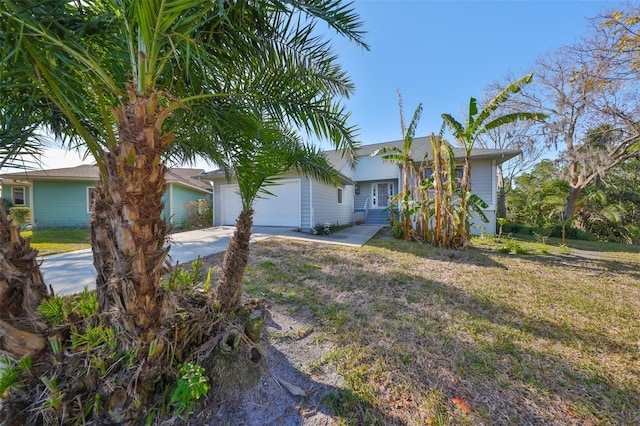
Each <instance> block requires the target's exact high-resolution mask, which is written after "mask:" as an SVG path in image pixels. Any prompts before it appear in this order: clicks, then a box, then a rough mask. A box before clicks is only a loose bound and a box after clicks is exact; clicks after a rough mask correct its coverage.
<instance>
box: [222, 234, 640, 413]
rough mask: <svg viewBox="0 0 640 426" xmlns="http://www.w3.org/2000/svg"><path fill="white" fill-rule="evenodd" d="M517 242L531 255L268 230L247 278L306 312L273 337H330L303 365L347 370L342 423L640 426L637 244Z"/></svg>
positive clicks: (321, 370) (286, 305)
mask: <svg viewBox="0 0 640 426" xmlns="http://www.w3.org/2000/svg"><path fill="white" fill-rule="evenodd" d="M517 244H519V245H520V246H521V248H523V250H524V251H526V252H528V253H529V254H527V255H524V254H522V255H520V254H516V253H515V252H514V251H512V250H510V252H509V253H502V252H500V251H498V250H497V249H496V247H489V246H487V245H484V246H483V244H477V240H474V245H475V246H474V247H472V248H471V249H470V250H468V251H466V252H458V251H449V250H439V249H434V248H432V247H429V246H426V245H422V244H417V243H407V242H405V241H401V240H394V239H374V240H372V241H371V242H370V243H369V244H367V245H366V246H365V247H363V248H359V249H358V248H350V247H341V246H333V245H323V244H314V243H305V242H297V241H296V242H293V241H289V240H283V239H270V240H266V241H263V242H260V243H256V244H255V245H252V256H251V260H250V265H249V267H248V269H247V273H246V275H245V286H246V291H247V292H248V294H249V295H250V297H252V298H256V299H266V300H267V301H268V302H269V303H270V304H271V308H270V309H272V310H277V311H279V312H284V313H286V314H287V315H290V316H292V317H293V318H295V319H296V320H298V321H299V322H300V323H304V322H305V321H306V322H308V326H307V327H306V328H305V332H304V333H299V334H300V336H298V335H297V334H296V335H295V336H289V337H287V336H286V330H285V331H284V335H283V336H275V335H274V336H272V337H271V339H282V338H284V337H287V338H288V339H289V340H287V345H298V344H300V345H301V344H303V342H304V344H305V345H307V346H308V345H314V344H317V345H318V346H319V347H320V346H322V347H324V346H326V345H327V342H328V343H329V349H328V350H326V351H325V352H324V354H322V355H320V356H316V357H314V356H312V355H309V356H308V359H306V362H305V363H304V365H302V366H301V367H299V368H301V369H302V370H303V371H304V372H306V373H307V374H308V375H310V377H311V378H312V379H313V380H315V381H319V382H321V381H323V380H325V379H326V378H327V377H331V376H332V374H335V372H337V373H338V374H339V375H340V377H341V380H342V384H341V385H340V386H337V387H335V388H334V389H335V391H333V392H331V393H329V394H328V395H327V396H326V397H325V403H326V404H328V405H330V406H331V407H332V408H333V410H334V412H335V413H337V414H338V417H339V419H340V421H341V422H342V423H345V424H379V425H388V424H409V425H425V424H429V425H445V424H455V425H460V424H462V425H464V424H469V425H471V424H500V425H511V424H563V425H565V424H575V425H578V424H582V425H587V424H629V425H631V424H640V370H639V369H638V365H639V363H640V273H639V272H638V271H639V270H640V256H639V255H638V254H637V252H636V251H635V248H630V249H629V251H627V252H625V253H622V254H621V256H622V257H621V258H622V259H624V261H618V260H617V259H616V256H618V255H620V253H617V252H615V251H602V257H603V258H602V259H600V258H598V256H597V255H596V256H594V258H587V257H578V256H576V254H572V253H571V252H570V249H567V248H561V247H555V248H553V247H552V246H550V247H548V248H547V249H546V250H537V249H536V248H535V246H529V245H528V244H529V243H527V242H519V243H517ZM569 246H571V243H570V244H569ZM604 247H605V248H603V249H602V250H606V246H604ZM594 248H595V247H594V246H590V249H591V250H593V249H594ZM210 260H211V261H212V262H214V263H219V262H220V260H221V255H217V256H213V257H211V258H210Z"/></svg>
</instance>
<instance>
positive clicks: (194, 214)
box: [184, 198, 213, 228]
mask: <svg viewBox="0 0 640 426" xmlns="http://www.w3.org/2000/svg"><path fill="white" fill-rule="evenodd" d="M184 209H185V212H186V214H187V217H188V218H189V220H188V222H189V224H190V225H191V226H195V227H196V228H204V227H208V226H212V225H213V206H212V204H211V202H210V201H209V200H208V199H206V198H203V199H201V200H198V201H187V202H186V203H184Z"/></svg>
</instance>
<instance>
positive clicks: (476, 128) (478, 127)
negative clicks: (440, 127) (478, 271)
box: [442, 74, 547, 247]
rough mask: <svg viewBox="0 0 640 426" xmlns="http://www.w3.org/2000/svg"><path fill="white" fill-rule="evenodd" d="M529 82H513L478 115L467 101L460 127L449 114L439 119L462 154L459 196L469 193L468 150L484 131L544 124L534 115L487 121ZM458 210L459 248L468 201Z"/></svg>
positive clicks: (472, 102) (528, 79)
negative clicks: (533, 122)
mask: <svg viewBox="0 0 640 426" xmlns="http://www.w3.org/2000/svg"><path fill="white" fill-rule="evenodd" d="M532 80H533V74H527V75H525V76H524V77H522V78H520V79H518V80H516V81H514V82H513V83H511V84H510V85H509V86H507V87H506V88H504V89H503V90H502V91H500V92H499V93H498V94H497V95H496V96H495V97H493V99H491V100H490V101H489V102H488V103H487V105H485V106H484V108H483V109H482V110H481V111H478V106H477V101H476V99H475V98H471V99H470V100H469V113H468V116H467V119H466V123H465V124H464V125H463V124H462V123H460V122H459V121H457V120H456V119H455V118H453V116H452V115H451V114H442V119H443V120H444V122H445V124H446V125H447V126H448V127H449V129H450V130H451V132H452V133H453V136H454V137H455V138H456V140H457V141H458V143H459V144H460V145H461V146H462V147H463V148H464V150H465V159H464V166H463V170H462V182H461V190H462V191H463V194H470V193H471V150H472V149H473V147H474V145H475V143H476V141H477V139H478V137H480V136H481V135H482V134H484V133H485V132H487V131H488V130H492V129H495V128H497V127H500V126H502V125H504V124H508V123H513V122H515V121H518V120H544V119H546V117H547V116H546V115H544V114H541V113H535V112H516V113H510V114H505V115H501V116H498V117H495V118H493V117H491V113H492V112H493V111H495V110H496V109H497V108H498V107H499V106H500V105H501V104H502V103H504V102H506V101H507V100H508V99H509V97H510V96H511V95H512V94H514V93H518V92H519V91H520V90H521V88H522V86H523V85H525V84H529V83H530V82H531V81H532ZM460 203H461V209H462V211H463V212H465V213H464V215H465V216H464V220H463V221H462V222H461V224H460V226H461V228H460V230H459V234H460V235H461V236H462V237H463V241H462V243H463V247H464V246H466V245H467V243H468V239H469V233H470V231H471V228H470V223H469V204H468V197H466V196H463V197H462V198H461V199H460Z"/></svg>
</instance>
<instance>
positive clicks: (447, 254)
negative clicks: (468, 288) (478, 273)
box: [367, 239, 506, 269]
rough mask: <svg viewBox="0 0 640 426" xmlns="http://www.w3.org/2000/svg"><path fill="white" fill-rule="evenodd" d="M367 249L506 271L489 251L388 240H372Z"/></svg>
mask: <svg viewBox="0 0 640 426" xmlns="http://www.w3.org/2000/svg"><path fill="white" fill-rule="evenodd" d="M367 246H368V247H377V248H381V249H386V250H389V251H393V252H398V253H406V254H412V255H416V256H419V257H422V258H427V259H431V260H436V261H443V262H451V263H461V264H467V265H475V266H480V267H486V268H501V269H506V267H505V266H504V265H503V264H501V263H499V262H496V261H495V260H494V259H492V258H491V257H490V255H491V254H494V253H495V252H492V251H489V250H482V249H475V248H474V249H471V250H466V251H463V250H449V249H441V248H437V247H433V246H431V245H429V244H425V243H419V242H411V243H405V242H404V241H399V240H390V239H374V240H370V241H369V242H368V243H367Z"/></svg>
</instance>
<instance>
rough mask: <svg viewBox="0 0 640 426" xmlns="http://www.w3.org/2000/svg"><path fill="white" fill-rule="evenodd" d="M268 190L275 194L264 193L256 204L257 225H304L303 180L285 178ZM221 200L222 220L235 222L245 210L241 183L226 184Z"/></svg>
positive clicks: (221, 193)
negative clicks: (240, 189) (302, 209)
mask: <svg viewBox="0 0 640 426" xmlns="http://www.w3.org/2000/svg"><path fill="white" fill-rule="evenodd" d="M267 189H268V191H269V192H271V193H272V194H273V196H271V195H264V194H262V195H261V197H262V198H256V200H255V201H254V203H253V209H254V210H255V213H254V215H253V224H254V225H256V226H291V227H300V220H301V205H300V204H301V203H300V179H287V180H281V181H278V185H273V186H269V187H268V188H267ZM220 201H221V203H220V204H221V206H220V207H221V209H220V223H221V224H222V225H235V224H236V219H237V218H238V215H239V214H240V211H242V202H241V201H240V196H239V195H238V185H222V186H221V188H220Z"/></svg>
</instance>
